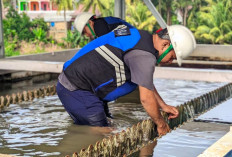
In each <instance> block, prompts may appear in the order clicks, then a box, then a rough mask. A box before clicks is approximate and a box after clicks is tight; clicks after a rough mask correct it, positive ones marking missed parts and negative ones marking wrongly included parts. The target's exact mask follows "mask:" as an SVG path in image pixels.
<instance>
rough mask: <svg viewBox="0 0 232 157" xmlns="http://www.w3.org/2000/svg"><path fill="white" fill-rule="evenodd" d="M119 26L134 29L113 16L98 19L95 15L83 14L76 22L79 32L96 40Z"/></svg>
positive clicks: (78, 16) (75, 25)
mask: <svg viewBox="0 0 232 157" xmlns="http://www.w3.org/2000/svg"><path fill="white" fill-rule="evenodd" d="M119 25H125V26H127V27H129V28H133V26H132V25H130V24H129V23H127V22H126V21H124V20H122V19H120V18H117V17H112V16H109V17H103V18H96V16H95V15H93V14H92V13H88V12H83V13H81V14H79V15H77V17H76V19H75V21H74V27H75V28H76V29H77V30H78V32H80V33H81V34H83V35H85V36H87V37H89V38H90V39H95V38H97V37H100V36H102V35H105V34H107V33H109V32H111V31H112V30H114V29H115V28H117V27H118V26H119Z"/></svg>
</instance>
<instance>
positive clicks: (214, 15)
mask: <svg viewBox="0 0 232 157" xmlns="http://www.w3.org/2000/svg"><path fill="white" fill-rule="evenodd" d="M208 2H209V4H208V6H206V7H202V8H201V9H200V11H199V12H198V13H197V15H198V19H197V21H198V24H197V26H195V27H196V30H195V37H196V39H197V40H198V41H200V42H202V43H212V44H231V43H232V39H231V34H232V33H231V32H232V21H231V18H232V12H231V11H232V2H231V1H230V0H222V1H221V0H217V3H215V2H214V1H209V0H208Z"/></svg>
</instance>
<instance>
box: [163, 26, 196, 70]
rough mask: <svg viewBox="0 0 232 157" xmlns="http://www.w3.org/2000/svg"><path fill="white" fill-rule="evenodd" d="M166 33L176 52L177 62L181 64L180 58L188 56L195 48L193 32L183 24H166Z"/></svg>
mask: <svg viewBox="0 0 232 157" xmlns="http://www.w3.org/2000/svg"><path fill="white" fill-rule="evenodd" d="M167 29H168V34H169V37H170V40H171V43H172V45H173V48H174V51H175V53H176V58H177V63H178V65H179V66H181V61H182V59H184V58H186V57H188V56H189V55H190V54H191V53H192V52H193V50H194V49H195V48H196V40H195V38H194V36H193V33H192V32H191V31H190V30H189V29H188V28H187V27H185V26H183V25H172V26H167Z"/></svg>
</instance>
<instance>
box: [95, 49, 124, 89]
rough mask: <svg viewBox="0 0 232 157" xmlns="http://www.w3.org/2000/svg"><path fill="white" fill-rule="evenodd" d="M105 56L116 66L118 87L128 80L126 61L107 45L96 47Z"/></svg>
mask: <svg viewBox="0 0 232 157" xmlns="http://www.w3.org/2000/svg"><path fill="white" fill-rule="evenodd" d="M95 50H96V51H97V52H98V53H99V54H100V55H101V56H102V57H103V58H105V59H106V60H107V61H108V62H109V63H110V64H112V65H113V66H114V68H115V72H116V79H117V80H116V82H117V87H119V86H121V85H122V84H124V83H125V81H126V74H125V69H124V63H123V62H122V60H120V59H119V58H118V57H117V56H116V55H115V54H114V53H113V52H111V51H110V50H109V49H108V48H107V47H105V46H100V47H97V48H96V49H95Z"/></svg>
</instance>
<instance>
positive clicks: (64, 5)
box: [52, 0, 76, 35]
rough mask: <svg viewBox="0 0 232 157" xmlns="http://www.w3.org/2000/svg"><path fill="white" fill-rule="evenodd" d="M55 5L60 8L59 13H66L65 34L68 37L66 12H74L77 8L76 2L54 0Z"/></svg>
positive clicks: (73, 0) (72, 0) (71, 0)
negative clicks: (74, 8)
mask: <svg viewBox="0 0 232 157" xmlns="http://www.w3.org/2000/svg"><path fill="white" fill-rule="evenodd" d="M52 2H53V3H54V4H56V5H57V6H58V11H61V10H63V11H64V23H65V34H66V35H67V20H66V11H67V10H73V7H74V6H76V1H75V0H52Z"/></svg>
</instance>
